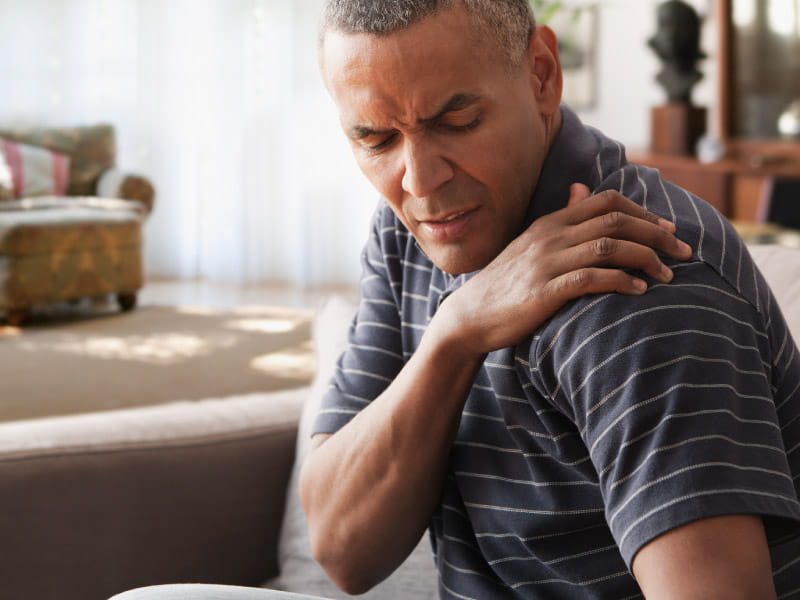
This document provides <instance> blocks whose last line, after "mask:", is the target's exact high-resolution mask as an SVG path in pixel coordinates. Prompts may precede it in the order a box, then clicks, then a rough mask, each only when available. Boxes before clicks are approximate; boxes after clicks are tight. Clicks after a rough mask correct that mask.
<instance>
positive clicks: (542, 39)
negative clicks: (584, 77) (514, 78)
mask: <svg viewBox="0 0 800 600" xmlns="http://www.w3.org/2000/svg"><path fill="white" fill-rule="evenodd" d="M528 65H529V69H530V78H531V86H532V87H533V92H534V94H535V95H536V99H537V100H538V102H539V107H540V108H541V110H542V112H544V113H545V114H554V113H555V112H556V111H558V108H559V105H560V104H561V93H562V90H563V87H564V74H563V72H562V70H561V61H560V60H559V58H558V39H557V38H556V34H555V33H553V30H552V29H550V28H549V27H547V26H545V25H537V26H536V27H534V29H533V31H532V32H531V36H530V38H529V39H528Z"/></svg>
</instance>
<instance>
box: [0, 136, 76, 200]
mask: <svg viewBox="0 0 800 600" xmlns="http://www.w3.org/2000/svg"><path fill="white" fill-rule="evenodd" d="M0 149H1V150H2V154H3V159H4V162H5V165H6V167H7V169H8V171H9V173H10V176H11V177H10V179H11V196H12V197H14V198H23V197H26V196H44V195H47V194H53V195H56V196H61V195H63V194H64V193H65V192H66V190H67V184H68V183H69V164H70V160H69V157H68V156H67V155H66V154H62V153H61V152H56V151H53V150H48V149H47V148H43V147H41V146H30V145H28V144H23V143H21V142H14V141H11V140H6V139H0ZM3 187H5V186H3Z"/></svg>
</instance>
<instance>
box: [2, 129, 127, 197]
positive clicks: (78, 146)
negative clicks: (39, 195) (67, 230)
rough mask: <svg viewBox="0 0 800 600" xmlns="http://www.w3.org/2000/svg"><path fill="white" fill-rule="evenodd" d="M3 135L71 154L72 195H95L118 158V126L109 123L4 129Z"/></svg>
mask: <svg viewBox="0 0 800 600" xmlns="http://www.w3.org/2000/svg"><path fill="white" fill-rule="evenodd" d="M0 137H2V138H5V139H7V140H10V141H14V142H22V143H24V144H30V145H33V146H42V147H45V148H48V149H50V150H54V151H56V152H60V153H62V154H66V155H67V156H69V158H70V166H69V186H68V187H67V190H66V193H67V194H68V195H70V196H93V195H95V186H96V184H97V179H98V178H99V177H100V175H101V174H102V173H103V171H105V170H106V169H109V168H111V167H113V166H114V163H115V160H116V141H115V137H114V128H113V127H112V126H111V125H107V124H101V125H92V126H79V127H58V128H49V129H41V128H36V129H24V130H13V131H6V130H2V131H0Z"/></svg>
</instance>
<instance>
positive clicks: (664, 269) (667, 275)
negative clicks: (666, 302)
mask: <svg viewBox="0 0 800 600" xmlns="http://www.w3.org/2000/svg"><path fill="white" fill-rule="evenodd" d="M661 275H662V276H663V277H664V280H665V281H672V278H673V277H674V276H675V275H674V273H673V272H672V269H670V268H669V267H668V266H667V265H661Z"/></svg>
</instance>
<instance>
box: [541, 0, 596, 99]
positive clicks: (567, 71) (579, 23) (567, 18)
mask: <svg viewBox="0 0 800 600" xmlns="http://www.w3.org/2000/svg"><path fill="white" fill-rule="evenodd" d="M597 19H598V17H597V6H596V5H589V6H583V7H579V8H574V9H571V10H560V11H558V12H556V13H555V14H554V15H553V16H552V18H551V20H550V21H549V22H548V25H549V26H550V27H551V28H552V29H553V31H555V33H556V36H557V37H558V51H559V56H560V59H561V67H562V69H563V72H564V92H563V101H564V102H565V103H566V104H567V105H569V106H570V107H571V108H574V109H576V110H587V109H592V108H594V107H595V106H596V104H597V30H598V27H597Z"/></svg>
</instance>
